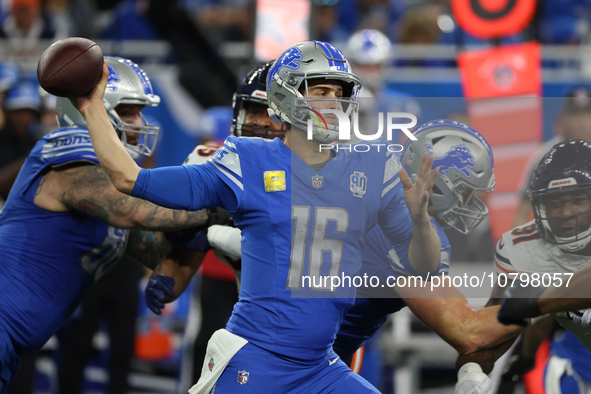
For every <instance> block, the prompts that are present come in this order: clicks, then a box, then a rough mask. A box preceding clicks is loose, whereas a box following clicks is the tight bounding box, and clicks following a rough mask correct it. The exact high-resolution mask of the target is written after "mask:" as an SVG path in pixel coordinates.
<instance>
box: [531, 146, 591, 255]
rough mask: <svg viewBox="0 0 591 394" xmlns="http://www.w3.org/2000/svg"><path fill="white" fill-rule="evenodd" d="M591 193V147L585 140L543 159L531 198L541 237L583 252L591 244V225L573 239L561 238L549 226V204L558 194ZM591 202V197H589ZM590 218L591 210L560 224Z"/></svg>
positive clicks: (567, 217) (551, 153)
mask: <svg viewBox="0 0 591 394" xmlns="http://www.w3.org/2000/svg"><path fill="white" fill-rule="evenodd" d="M581 190H583V191H586V192H587V193H590V192H591V144H590V143H589V142H587V141H585V140H569V141H564V142H559V143H558V144H556V145H554V146H553V147H552V149H550V151H549V152H548V153H546V154H545V155H544V157H542V159H541V160H540V162H539V163H538V165H537V166H536V168H535V170H534V173H533V175H532V178H531V181H530V185H529V189H528V196H529V198H530V200H531V203H532V206H533V209H534V217H535V220H536V224H537V226H538V230H539V231H540V235H541V236H542V237H543V238H544V239H545V240H546V241H548V242H550V243H553V244H557V245H559V246H560V247H561V249H563V250H566V251H568V252H576V251H579V250H581V249H583V248H584V247H585V246H587V244H588V243H589V241H591V225H590V226H589V228H587V229H586V230H583V231H579V232H578V233H577V234H575V235H573V236H570V237H559V236H557V235H556V234H555V233H554V232H553V231H552V228H551V227H550V224H549V223H548V217H547V214H546V205H545V204H546V201H547V199H548V198H549V197H553V196H556V195H558V194H564V193H571V192H576V191H581ZM588 195H589V198H591V194H588ZM585 214H590V211H589V210H586V211H584V212H579V213H577V214H575V215H568V216H563V217H559V218H553V219H558V220H569V219H572V217H575V218H576V219H577V226H578V223H579V220H581V215H585Z"/></svg>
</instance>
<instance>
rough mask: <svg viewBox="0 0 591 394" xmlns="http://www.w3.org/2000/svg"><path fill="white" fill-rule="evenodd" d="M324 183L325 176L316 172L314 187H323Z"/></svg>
mask: <svg viewBox="0 0 591 394" xmlns="http://www.w3.org/2000/svg"><path fill="white" fill-rule="evenodd" d="M322 183H323V178H322V177H321V176H320V175H318V174H316V175H314V176H313V177H312V187H313V188H314V189H320V188H321V187H322Z"/></svg>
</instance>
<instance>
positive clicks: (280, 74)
mask: <svg viewBox="0 0 591 394" xmlns="http://www.w3.org/2000/svg"><path fill="white" fill-rule="evenodd" d="M317 79H327V80H337V81H340V82H341V84H342V86H343V97H341V98H314V99H308V98H307V97H308V82H309V81H310V80H317ZM360 88H361V82H360V81H359V78H358V77H357V75H355V74H353V73H352V72H351V68H350V66H349V62H348V61H347V59H346V58H345V56H343V53H342V52H341V51H340V50H338V49H337V48H336V47H334V46H333V45H331V44H329V43H326V42H322V41H304V42H300V43H298V44H295V45H292V46H291V47H289V48H288V49H287V50H286V51H285V52H283V53H282V54H281V55H280V56H279V57H278V58H277V60H276V61H275V63H274V64H273V66H272V67H271V69H270V70H269V74H268V76H267V99H268V101H269V109H268V111H269V116H271V117H272V118H273V119H274V120H276V121H280V122H284V123H289V124H291V125H292V126H293V127H296V128H298V129H300V130H306V129H307V127H308V119H310V118H315V116H314V114H313V113H314V112H315V111H314V110H313V109H312V108H311V106H310V103H311V102H320V101H325V102H326V101H331V102H334V107H333V108H339V105H340V106H341V107H342V111H343V112H344V113H345V115H346V116H348V117H349V118H351V117H352V115H353V113H355V112H356V111H357V106H358V103H357V93H358V91H359V89H360ZM300 90H302V91H303V92H304V94H302V93H300ZM317 115H318V113H317V114H316V116H317ZM337 122H338V121H337V120H335V121H332V122H330V121H329V122H328V123H326V122H325V123H324V126H322V122H319V121H318V124H316V123H315V122H311V123H312V135H313V138H314V139H315V140H316V141H318V142H321V143H329V142H332V141H334V140H336V139H337V138H338V136H339V131H338V123H337Z"/></svg>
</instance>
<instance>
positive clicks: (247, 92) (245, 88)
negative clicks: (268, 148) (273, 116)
mask: <svg viewBox="0 0 591 394" xmlns="http://www.w3.org/2000/svg"><path fill="white" fill-rule="evenodd" d="M272 65H273V62H268V63H266V64H263V65H262V66H258V67H255V68H253V69H252V70H250V72H249V73H248V75H247V76H246V77H245V78H244V80H243V81H242V82H241V83H240V86H238V89H237V90H236V93H234V97H233V99H232V110H233V111H234V115H233V118H232V130H231V131H232V134H233V135H236V136H239V137H243V136H244V137H262V138H271V137H276V136H278V133H285V129H284V127H283V126H282V127H281V129H273V128H270V127H262V126H251V125H245V124H244V120H245V117H246V109H247V108H248V107H249V106H251V105H256V106H261V108H262V110H263V111H264V112H265V113H267V107H268V105H269V104H268V102H267V74H268V73H269V69H270V68H271V66H272Z"/></svg>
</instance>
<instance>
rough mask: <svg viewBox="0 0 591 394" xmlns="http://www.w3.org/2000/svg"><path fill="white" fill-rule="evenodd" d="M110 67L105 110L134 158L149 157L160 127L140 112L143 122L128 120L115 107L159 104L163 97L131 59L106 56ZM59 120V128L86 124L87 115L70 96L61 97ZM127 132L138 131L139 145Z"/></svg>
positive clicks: (58, 112) (58, 106) (58, 102)
mask: <svg viewBox="0 0 591 394" xmlns="http://www.w3.org/2000/svg"><path fill="white" fill-rule="evenodd" d="M105 61H106V62H107V65H108V67H109V79H108V81H107V88H106V90H105V96H104V103H105V110H106V111H107V114H108V115H109V119H110V120H111V123H112V124H113V127H114V128H115V130H117V133H118V134H119V136H120V138H121V141H122V142H123V145H124V146H125V148H126V149H127V151H128V152H129V154H130V155H131V156H132V157H133V158H137V157H138V156H139V155H144V156H150V155H151V154H152V152H153V151H154V147H155V146H156V142H157V140H158V133H159V131H160V128H159V127H158V126H154V125H150V124H148V122H147V121H146V119H145V118H144V117H143V115H141V114H140V117H141V119H142V123H143V124H142V125H141V126H138V125H134V124H130V123H125V122H123V121H122V120H121V118H120V117H119V115H118V114H117V111H116V110H115V108H116V107H117V106H118V105H119V104H134V105H141V106H149V107H156V106H157V105H158V104H160V97H159V96H157V95H155V94H154V90H153V89H152V84H151V82H150V79H149V78H148V76H147V75H146V73H145V72H144V71H143V70H142V69H141V68H140V67H139V66H138V65H137V64H135V63H134V62H132V61H131V60H127V59H123V58H120V57H108V56H105ZM56 111H57V122H58V125H59V126H60V127H77V126H82V127H86V121H85V120H84V117H83V116H82V115H81V114H80V112H78V110H77V109H76V108H75V107H74V106H73V105H72V103H71V102H70V100H69V99H67V98H65V97H58V99H57V108H56ZM126 133H136V134H139V139H138V142H137V144H131V143H128V142H127V136H126Z"/></svg>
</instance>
